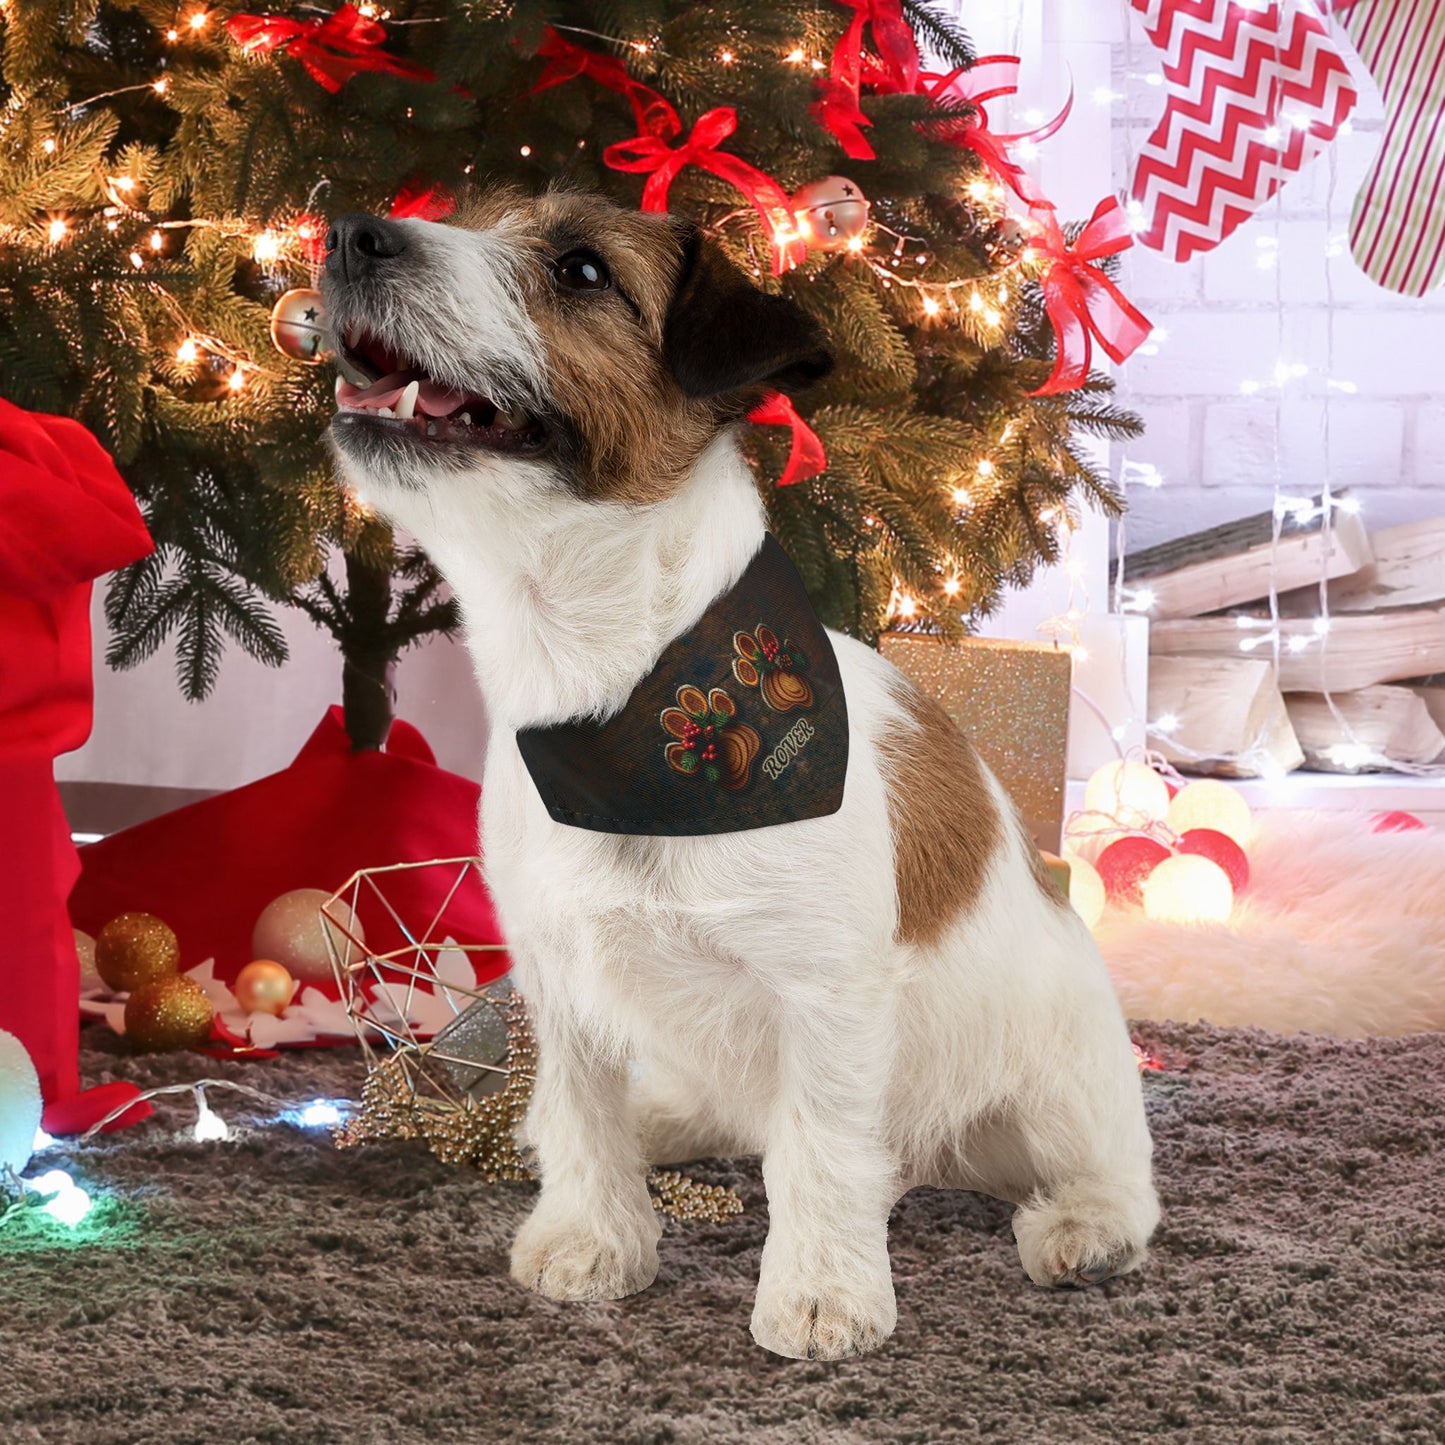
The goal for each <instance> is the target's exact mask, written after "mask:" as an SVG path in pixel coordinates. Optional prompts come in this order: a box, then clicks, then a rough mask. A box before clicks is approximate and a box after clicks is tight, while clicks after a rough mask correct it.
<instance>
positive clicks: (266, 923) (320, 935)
mask: <svg viewBox="0 0 1445 1445" xmlns="http://www.w3.org/2000/svg"><path fill="white" fill-rule="evenodd" d="M330 897H331V895H330V894H329V893H327V892H326V891H325V890H324V889H321V888H293V889H292V890H291V892H290V893H283V894H282V895H281V896H280V897H279V898H273V899H272V900H271V902H270V903H268V904H267V905H266V907H265V908H264V909H263V910H262V912H261V916H260V917H259V918H258V919H257V920H256V927H255V928H254V929H253V930H252V932H251V957H252V958H274V959H275V960H276V961H277V962H278V963H279V964H281V966H282V967H283V968H285V969H288V970H289V971H290V973H291V976H292V978H298V979H300V980H301V981H302V982H303V983H330V982H331V980H332V977H333V974H332V971H331V954H330V953H329V952H328V951H327V947H326V935H327V933H330V934H331V936H332V941H333V942H334V943H335V945H336V950H337V952H338V953H339V954H340V955H341V957H342V958H343V959H346V958H348V957H350V958H352V959H354V958H355V957H356V953H357V950H356V948H355V947H354V946H352V947H350V948H349V949H348V944H347V939H346V936H345V934H342V933H339V932H338V931H337V929H336V928H335V927H333V926H332V924H331V923H330V922H328V921H327V920H326V919H323V918H322V916H321V905H322V904H323V903H325V902H326V900H327V899H328V898H330ZM327 912H328V914H329V915H330V917H331V918H334V919H335V920H336V923H337V924H339V925H341V927H343V928H345V929H346V931H347V933H349V934H350V935H351V936H352V937H353V938H355V939H356V940H357V941H358V942H364V941H365V939H366V930H365V929H364V928H362V926H361V921H360V919H358V918H357V917H356V915H355V914H354V913H353V912H352V911H351V909H350V907H349V906H348V905H347V904H345V903H343V902H342V901H341V900H340V899H339V898H338V899H337V900H336V902H335V903H333V904H332V905H331V906H330V908H328V910H327Z"/></svg>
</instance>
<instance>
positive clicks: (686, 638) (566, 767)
mask: <svg viewBox="0 0 1445 1445" xmlns="http://www.w3.org/2000/svg"><path fill="white" fill-rule="evenodd" d="M517 746H518V747H519V748H520V750H521V753H522V760H523V762H525V763H526V765H527V771H528V772H529V773H530V774H531V776H532V781H533V783H534V784H535V785H536V788H537V792H538V793H539V794H540V795H541V798H542V801H543V803H544V804H546V807H547V811H548V812H549V813H550V814H551V815H552V817H553V818H554V819H556V821H557V822H559V823H565V824H567V825H569V826H570V827H574V828H587V829H590V830H591V831H593V832H598V833H628V834H635V835H643V836H653V837H679V836H687V835H695V834H701V833H736V832H743V831H746V830H748V829H751V828H768V827H772V826H774V825H775V824H778V823H793V822H798V821H799V820H801V819H804V818H821V817H825V816H826V815H827V814H829V813H836V812H837V811H838V809H839V808H840V807H841V806H842V803H843V782H844V777H845V775H846V773H847V771H848V708H847V703H846V702H845V700H844V697H843V685H842V681H841V679H840V678H839V676H838V663H837V659H836V658H835V657H834V656H833V645H832V643H831V642H830V641H829V640H828V634H827V633H826V632H825V631H824V630H823V625H822V623H820V622H819V621H818V618H817V615H816V614H815V613H814V611H813V608H812V604H811V603H810V602H809V601H808V597H807V593H806V591H805V590H804V587H803V581H802V578H800V577H799V576H798V573H797V570H796V569H795V568H794V566H793V564H792V563H791V562H790V561H789V560H788V557H787V554H786V553H785V552H784V551H783V549H782V547H780V546H779V545H778V541H777V539H776V538H775V537H773V536H772V535H771V534H769V535H768V536H766V537H765V538H764V539H763V545H762V546H761V547H760V548H759V550H758V552H757V555H756V556H754V558H753V560H752V561H751V562H750V563H749V564H748V566H747V568H746V570H745V571H744V572H743V574H742V576H741V577H739V578H738V580H737V582H736V583H735V584H734V585H733V586H732V587H731V588H729V589H728V591H726V592H725V593H723V594H722V595H721V596H720V597H718V598H717V599H715V600H714V601H713V603H712V604H711V606H709V607H708V609H707V611H706V612H704V613H703V615H702V617H701V618H700V619H699V620H698V622H697V623H696V625H695V626H694V627H693V628H692V629H691V630H690V631H689V632H686V633H684V634H683V635H682V636H681V637H678V638H676V639H675V640H674V641H673V642H671V643H669V644H668V646H667V648H666V649H665V650H664V651H663V654H662V656H661V657H660V658H659V659H658V661H657V666H656V667H654V668H653V669H652V671H651V672H650V673H648V674H647V676H646V677H644V678H643V679H642V681H641V682H639V683H638V684H637V686H636V687H635V688H634V689H633V692H632V696H631V697H630V698H629V699H628V700H627V705H626V706H625V707H624V708H623V709H622V711H621V712H619V713H617V714H616V715H615V716H613V717H611V718H609V719H608V720H607V721H606V722H601V723H599V722H591V721H585V720H584V721H578V722H565V723H558V724H556V725H555V726H553V727H544V728H524V729H522V730H521V731H520V732H519V733H518V734H517Z"/></svg>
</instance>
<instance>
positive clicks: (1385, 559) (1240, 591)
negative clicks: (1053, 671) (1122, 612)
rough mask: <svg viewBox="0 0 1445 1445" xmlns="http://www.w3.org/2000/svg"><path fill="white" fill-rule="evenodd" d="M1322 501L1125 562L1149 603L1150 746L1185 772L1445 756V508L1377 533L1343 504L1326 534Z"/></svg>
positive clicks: (1352, 766) (1369, 764)
mask: <svg viewBox="0 0 1445 1445" xmlns="http://www.w3.org/2000/svg"><path fill="white" fill-rule="evenodd" d="M1338 500H1339V498H1338V497H1337V498H1336V501H1338ZM1310 510H1312V511H1314V512H1316V513H1320V515H1314V516H1308V517H1307V518H1306V520H1304V521H1301V520H1299V519H1298V518H1296V517H1295V516H1293V515H1290V516H1287V517H1285V518H1284V519H1283V520H1282V522H1280V523H1279V524H1278V525H1277V524H1276V520H1275V517H1274V515H1273V513H1269V512H1265V513H1261V514H1259V515H1258V516H1254V517H1246V518H1244V519H1242V520H1241V521H1238V522H1231V523H1229V524H1228V525H1226V526H1223V527H1215V528H1211V529H1210V530H1208V531H1205V532H1199V533H1196V534H1194V535H1193V536H1190V537H1182V538H1180V539H1178V540H1177V541H1174V542H1169V543H1166V544H1165V545H1163V546H1160V547H1152V548H1149V549H1148V550H1146V551H1142V552H1137V553H1135V554H1133V555H1131V556H1129V557H1127V558H1126V559H1125V561H1124V576H1125V581H1126V584H1127V585H1128V586H1129V587H1131V588H1133V589H1134V593H1135V599H1136V601H1135V605H1138V606H1141V607H1142V606H1143V605H1144V603H1145V601H1148V602H1149V604H1150V605H1149V606H1148V608H1147V610H1148V611H1149V613H1150V616H1151V618H1152V624H1151V629H1150V644H1149V651H1150V686H1149V717H1150V729H1151V737H1150V741H1151V745H1152V746H1153V747H1155V748H1157V749H1158V750H1159V751H1160V752H1162V753H1163V754H1164V756H1165V757H1167V758H1168V759H1169V760H1170V761H1171V762H1172V763H1173V764H1174V765H1175V766H1176V767H1178V768H1179V769H1180V770H1181V771H1186V772H1206V773H1218V774H1221V775H1224V776H1250V775H1252V774H1255V773H1258V772H1259V771H1261V770H1262V769H1264V770H1272V769H1274V768H1277V767H1281V768H1294V767H1298V766H1301V765H1303V766H1305V767H1308V768H1313V769H1320V770H1325V771H1331V772H1356V771H1360V770H1362V769H1364V768H1382V767H1387V766H1388V765H1389V762H1391V761H1393V762H1398V763H1409V764H1423V763H1434V762H1437V761H1445V518H1437V519H1433V520H1431V521H1426V522H1416V523H1411V524H1410V525H1408V526H1403V527H1391V528H1387V529H1385V530H1383V531H1380V532H1377V533H1375V534H1373V535H1370V534H1367V533H1366V531H1365V529H1364V527H1363V525H1362V524H1361V522H1360V519H1359V516H1358V514H1356V513H1352V512H1349V511H1347V510H1344V509H1341V508H1339V507H1336V508H1334V509H1333V510H1332V511H1331V514H1330V526H1329V529H1328V536H1326V533H1325V528H1324V525H1323V524H1324V516H1323V513H1322V512H1321V504H1320V502H1319V501H1318V500H1316V501H1315V502H1314V504H1313V507H1312V509H1310ZM1325 579H1327V582H1326V588H1325V590H1326V594H1327V598H1328V604H1329V608H1328V610H1329V614H1330V617H1329V622H1328V625H1327V626H1326V625H1325V624H1323V623H1321V622H1320V620H1319V619H1320V613H1321V611H1322V608H1321V599H1320V587H1321V583H1322V581H1324V580H1325ZM1271 581H1273V584H1274V586H1275V589H1276V591H1277V594H1278V596H1277V602H1278V606H1277V610H1276V615H1275V617H1274V618H1272V617H1271V615H1270V609H1269V603H1268V597H1269V593H1270V586H1271ZM1148 594H1152V597H1149V595H1148ZM1276 664H1277V666H1276ZM1402 684H1407V685H1402ZM1326 695H1328V696H1326ZM1331 702H1333V704H1334V705H1333V707H1332V706H1331ZM1161 719H1162V720H1164V721H1165V722H1166V723H1167V726H1166V727H1165V728H1163V729H1162V730H1161V728H1160V727H1159V724H1160V721H1161Z"/></svg>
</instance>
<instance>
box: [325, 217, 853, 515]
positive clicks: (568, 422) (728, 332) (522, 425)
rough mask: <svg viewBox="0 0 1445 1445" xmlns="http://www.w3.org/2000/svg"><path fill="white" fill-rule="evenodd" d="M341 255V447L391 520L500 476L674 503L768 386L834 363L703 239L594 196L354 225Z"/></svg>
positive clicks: (342, 241) (344, 222) (335, 306)
mask: <svg viewBox="0 0 1445 1445" xmlns="http://www.w3.org/2000/svg"><path fill="white" fill-rule="evenodd" d="M326 244H327V251H328V255H327V259H326V268H325V275H324V279H323V283H322V284H323V288H324V291H325V295H326V302H327V309H328V312H329V316H330V320H331V325H332V327H333V330H334V332H335V335H336V340H337V347H338V360H339V364H340V367H341V371H342V379H341V380H339V381H338V383H337V405H338V410H337V414H336V417H335V419H334V420H333V422H332V426H331V434H332V437H333V440H334V443H335V446H336V448H337V450H338V452H339V455H340V457H341V461H342V465H343V469H344V470H345V472H346V473H347V475H348V477H349V478H350V479H351V480H352V481H353V482H355V483H357V484H359V485H360V486H361V487H363V488H364V489H365V490H366V492H367V493H368V495H375V496H377V498H378V500H379V501H380V502H381V504H382V506H383V508H384V509H386V510H390V511H393V512H395V511H397V510H398V509H399V510H401V511H403V512H406V511H409V510H411V509H410V508H408V507H406V506H404V505H402V503H403V501H404V499H405V498H406V496H407V495H408V494H411V495H416V494H419V493H427V494H435V493H436V492H438V491H451V490H452V489H456V488H464V489H476V488H494V489H495V488H497V486H498V484H499V483H504V484H505V488H506V491H507V493H508V494H509V495H510V496H511V497H512V498H513V499H519V497H524V496H527V495H529V494H537V493H542V494H546V493H554V494H555V493H556V492H557V491H558V490H559V489H561V490H562V491H564V492H566V493H570V494H571V495H573V496H576V497H579V498H581V499H583V500H586V501H597V502H621V503H628V504H634V505H636V504H646V503H650V502H656V501H660V500H663V499H664V498H666V497H667V496H668V495H669V493H670V491H671V490H672V489H673V488H675V487H676V486H677V485H678V483H679V482H680V481H681V480H682V479H683V478H684V477H685V476H686V475H687V474H688V472H689V471H690V469H691V467H692V465H693V463H694V462H695V461H696V460H697V458H698V456H699V454H700V453H701V452H702V450H703V449H704V448H705V447H706V446H707V445H708V443H709V442H710V441H711V440H712V438H713V437H714V436H715V435H716V433H717V432H718V431H719V429H720V428H722V427H724V426H726V425H727V424H728V423H730V422H732V421H735V420H736V419H737V418H739V417H740V416H742V415H743V414H744V413H745V412H746V411H747V410H748V408H749V407H750V406H751V405H752V404H753V403H754V402H755V401H756V400H757V398H758V397H759V395H760V394H761V393H762V392H763V391H764V390H765V389H767V388H770V387H778V388H782V389H784V390H786V389H789V388H795V387H797V386H799V385H802V384H804V383H806V382H808V381H812V380H815V379H817V378H818V377H821V376H822V375H824V374H825V373H826V372H827V371H828V369H829V366H830V364H831V363H830V358H829V356H828V354H827V351H826V349H825V348H824V346H823V343H822V338H821V335H820V333H819V330H818V328H817V326H816V324H815V323H814V322H813V321H812V320H811V318H809V317H808V316H807V315H806V313H804V312H803V311H802V310H801V309H800V308H799V307H797V306H796V305H794V304H793V303H792V302H790V301H788V300H786V299H785V298H783V297H781V296H774V295H769V294H767V293H765V292H763V291H762V290H760V289H759V288H758V287H756V286H754V285H753V284H752V283H751V282H750V281H749V280H748V279H747V277H746V276H744V275H743V273H742V272H741V271H739V270H738V268H737V267H736V266H734V265H733V264H732V263H731V262H730V261H729V260H728V259H727V258H726V257H725V256H724V255H723V253H722V252H721V250H720V249H719V248H718V247H717V246H716V245H715V243H713V242H712V241H711V240H709V239H708V238H707V237H705V236H704V235H703V234H702V233H701V232H700V231H699V230H698V229H697V228H696V227H695V226H692V225H690V224H689V223H687V222H685V221H681V220H678V219H676V218H674V217H671V216H659V215H647V214H643V213H640V212H636V211H628V210H624V209H622V208H621V207H620V206H617V205H614V204H612V203H611V202H610V201H607V200H605V199H603V198H602V197H600V196H597V195H593V194H586V193H578V192H567V191H553V192H549V193H547V194H545V195H542V196H538V197H528V196H523V195H521V194H520V193H517V192H515V191H510V190H497V191H493V192H490V193H488V194H485V195H483V196H482V197H480V198H478V199H477V200H475V201H473V202H472V203H471V204H470V205H469V206H468V208H467V209H466V210H465V211H464V212H463V213H462V214H460V215H459V216H458V218H457V219H456V221H455V222H454V223H448V224H438V223H434V222H428V221H419V220H401V221H392V220H382V219H380V218H379V217H376V216H368V215H347V216H342V217H340V218H339V219H338V220H337V221H336V222H335V223H334V224H333V225H332V228H331V232H330V234H329V235H328V237H327V243H326ZM433 500H435V496H434V495H433Z"/></svg>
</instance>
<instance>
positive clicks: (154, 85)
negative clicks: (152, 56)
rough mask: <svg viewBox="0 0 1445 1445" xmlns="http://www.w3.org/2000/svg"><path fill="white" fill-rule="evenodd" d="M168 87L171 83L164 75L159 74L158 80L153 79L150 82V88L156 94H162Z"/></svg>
mask: <svg viewBox="0 0 1445 1445" xmlns="http://www.w3.org/2000/svg"><path fill="white" fill-rule="evenodd" d="M170 88H171V83H170V81H169V80H167V79H166V77H165V76H164V75H163V76H161V78H160V79H159V80H153V81H152V82H151V89H152V90H153V91H155V93H156V94H157V95H164V94H165V93H166V91H168V90H169V89H170Z"/></svg>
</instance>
